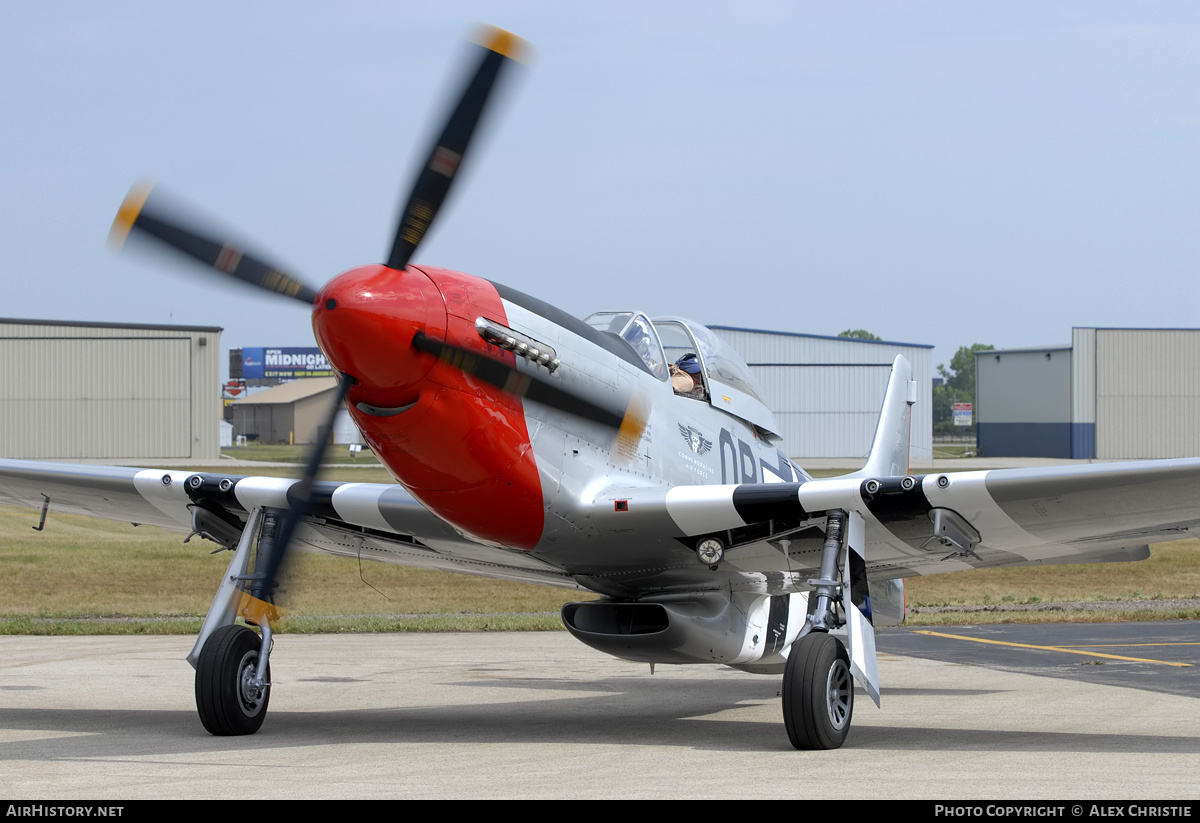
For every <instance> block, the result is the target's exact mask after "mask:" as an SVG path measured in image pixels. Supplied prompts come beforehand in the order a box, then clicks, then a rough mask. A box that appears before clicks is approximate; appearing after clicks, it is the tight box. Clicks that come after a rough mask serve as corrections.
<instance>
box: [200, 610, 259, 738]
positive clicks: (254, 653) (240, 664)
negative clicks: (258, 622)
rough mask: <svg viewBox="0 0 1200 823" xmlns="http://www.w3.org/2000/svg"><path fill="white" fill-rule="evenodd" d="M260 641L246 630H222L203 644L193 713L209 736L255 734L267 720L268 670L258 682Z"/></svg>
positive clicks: (237, 628)
mask: <svg viewBox="0 0 1200 823" xmlns="http://www.w3.org/2000/svg"><path fill="white" fill-rule="evenodd" d="M261 648H262V640H261V639H260V638H259V636H258V635H257V634H256V633H255V632H254V631H253V630H251V629H248V628H246V627H245V626H237V625H231V626H222V627H220V628H219V629H217V630H216V631H214V632H213V633H212V634H211V635H210V636H209V638H208V640H206V641H205V643H204V649H203V650H202V651H201V652H200V659H199V661H198V663H197V666H196V709H197V710H198V711H199V712H200V722H201V723H203V724H204V728H206V729H207V730H208V731H209V733H210V734H215V735H220V736H225V735H236V734H254V733H255V732H256V731H258V729H259V727H260V726H262V724H263V720H264V719H265V718H266V716H267V704H268V703H269V702H270V700H271V667H270V664H268V665H267V666H266V677H265V682H262V681H260V680H259V675H258V668H259V666H258V658H259V652H260V650H261Z"/></svg>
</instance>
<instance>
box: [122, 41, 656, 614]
mask: <svg viewBox="0 0 1200 823" xmlns="http://www.w3.org/2000/svg"><path fill="white" fill-rule="evenodd" d="M479 42H480V45H481V46H482V47H483V49H482V50H483V54H482V56H481V58H480V60H479V64H478V68H477V69H476V70H475V73H474V74H473V75H472V77H471V78H470V80H469V82H468V83H467V85H466V87H465V88H464V90H463V92H462V94H461V96H460V98H459V100H458V103H457V105H456V106H455V107H454V110H453V111H452V112H451V113H450V116H449V118H448V120H447V122H446V125H445V127H444V128H443V130H442V132H441V134H440V136H439V137H438V138H437V140H436V141H435V142H434V146H433V148H432V150H431V151H430V152H429V156H428V159H427V160H426V162H425V164H424V166H423V167H422V169H421V171H420V173H419V174H418V175H417V179H416V181H415V183H414V184H413V187H412V190H411V192H410V194H409V197H408V200H407V203H406V204H405V206H404V210H403V212H402V213H401V216H400V220H399V222H398V224H397V227H396V235H395V239H394V240H393V242H392V248H391V250H390V252H389V254H388V259H387V264H386V265H387V267H388V269H391V270H392V272H391V273H390V275H389V276H393V277H397V278H399V277H404V276H405V275H406V274H408V273H407V272H406V271H405V269H406V268H407V266H408V263H409V261H410V260H411V258H412V256H413V254H414V252H415V251H416V250H417V247H418V246H419V245H420V243H421V241H422V239H423V238H424V237H425V235H426V233H427V232H428V230H429V227H430V225H431V224H432V222H433V220H434V218H435V217H436V216H437V213H438V211H439V210H440V209H441V207H442V204H443V203H444V202H445V200H446V196H447V195H448V194H449V191H450V188H451V186H452V184H453V182H454V179H455V177H456V175H457V174H458V171H459V170H460V169H461V167H462V161H463V157H464V155H465V154H466V151H467V149H468V147H469V146H470V143H471V138H472V136H473V135H474V134H475V129H476V127H477V126H478V124H479V121H480V120H481V119H482V117H483V113H484V111H485V109H486V107H487V102H488V99H489V97H490V95H491V92H492V89H493V88H494V87H495V84H496V82H497V79H498V78H499V76H500V75H501V73H502V72H503V71H504V69H505V66H507V65H508V64H509V63H511V62H513V61H514V60H516V59H518V56H519V53H520V52H521V51H522V49H523V48H524V41H522V40H521V39H520V38H518V37H515V36H514V35H512V34H510V33H508V32H506V31H502V30H500V29H494V28H488V29H486V30H485V31H484V32H483V35H482V37H480V38H479ZM195 222H196V221H189V220H185V219H183V218H182V217H179V216H177V215H176V214H175V213H173V212H171V213H169V212H168V210H167V209H165V208H163V207H160V206H158V205H157V204H155V203H153V202H151V197H150V189H149V187H145V186H139V187H135V188H134V189H133V190H132V191H131V192H130V194H129V195H128V197H127V198H126V199H125V202H124V203H123V204H122V206H121V208H120V210H119V212H118V213H117V217H116V219H115V221H114V222H113V228H112V232H111V238H112V240H113V241H114V243H115V244H116V245H120V244H121V243H123V242H124V240H125V238H126V237H127V236H128V235H129V233H130V232H133V231H135V230H136V231H137V232H139V233H140V234H142V235H145V236H147V237H151V238H153V239H155V240H157V241H158V242H160V243H162V244H164V245H166V246H167V247H169V248H172V249H174V250H175V251H177V252H180V253H182V254H183V255H185V256H187V257H189V258H191V259H192V260H193V261H195V262H198V263H200V264H202V265H203V266H205V267H206V268H208V269H209V270H211V271H215V272H217V273H220V274H223V275H227V276H229V277H233V278H236V279H238V280H241V281H242V282H244V283H247V284H249V285H251V286H255V287H257V288H260V289H263V290H265V291H268V292H272V293H275V294H279V295H282V296H284V297H289V298H292V299H295V300H299V301H302V302H304V303H306V304H308V305H309V306H312V305H313V303H314V301H315V300H316V299H317V295H318V291H317V290H316V289H313V288H312V287H311V286H309V285H307V284H306V283H304V282H303V281H302V280H300V279H299V278H297V277H294V276H292V275H290V274H288V273H286V272H284V271H283V270H282V269H280V268H279V267H277V266H274V265H272V264H271V263H269V262H266V261H264V260H262V259H260V258H259V257H257V256H256V255H254V254H252V253H250V252H248V251H247V250H245V249H243V248H241V247H239V246H236V245H234V244H232V243H229V242H222V241H220V240H217V239H213V238H211V237H207V236H205V235H204V234H203V233H202V232H200V231H198V230H196V229H195V228H189V227H187V226H186V225H185V223H192V224H193V225H194V223H195ZM329 302H330V303H331V304H332V303H333V302H334V301H332V300H331V301H329ZM329 308H332V305H330V306H329ZM411 342H412V347H413V349H414V350H415V352H416V353H414V356H415V357H420V356H423V355H432V356H434V357H437V358H440V359H441V360H443V361H445V362H446V363H448V364H450V365H451V366H453V367H455V368H457V369H458V370H459V371H461V372H463V373H465V374H468V375H471V376H472V377H475V378H477V379H479V380H480V381H482V382H484V383H487V384H489V385H492V386H494V387H496V388H498V389H500V390H501V391H503V392H505V393H507V394H509V395H511V396H514V397H517V398H526V399H529V400H532V401H534V402H537V403H541V404H543V405H546V406H550V407H552V408H555V409H558V410H561V411H564V412H567V413H569V414H573V415H577V416H580V417H584V418H586V419H589V420H592V421H595V422H597V423H601V424H603V425H606V426H609V427H611V428H614V429H618V430H619V435H618V441H619V442H621V441H622V440H623V441H625V442H626V443H627V442H628V440H629V439H630V438H631V437H638V438H640V435H641V431H642V429H643V428H644V420H645V415H644V413H643V412H642V411H641V410H640V409H638V410H635V409H634V406H635V405H636V404H632V403H631V404H630V406H629V408H627V409H626V410H625V411H624V412H622V413H616V412H614V411H613V410H612V409H611V408H604V407H602V406H600V405H599V404H597V403H596V402H594V401H593V400H591V399H589V398H586V397H583V396H582V395H579V394H577V393H573V392H571V391H567V390H565V389H564V388H562V387H561V386H560V385H558V384H557V383H556V381H551V380H549V379H547V378H544V377H541V376H537V375H532V374H529V373H526V372H522V371H519V370H518V369H517V368H516V367H515V366H514V365H513V364H511V363H507V362H505V361H503V360H500V359H497V358H494V357H490V356H487V355H484V354H481V353H479V352H475V351H468V350H466V349H463V348H461V347H458V346H455V345H453V344H452V343H448V342H444V341H440V340H437V339H434V338H433V337H430V336H427V335H426V334H425V333H424V331H418V332H417V333H416V335H415V336H414V338H413V340H412V341H411ZM418 353H419V354H418ZM355 382H356V379H355V376H354V375H349V374H339V379H338V384H339V390H338V392H337V397H336V399H335V400H334V402H333V404H332V405H331V407H330V409H329V413H328V414H327V415H326V418H325V422H324V424H323V425H322V427H321V429H320V434H319V436H318V438H317V442H316V443H315V444H314V445H313V448H312V450H311V451H310V452H309V455H308V460H307V465H306V466H305V469H304V474H303V476H302V477H301V479H300V481H299V482H298V483H297V484H295V485H294V486H293V487H292V488H291V489H290V490H289V492H288V502H289V508H288V512H287V514H286V517H285V518H284V520H283V524H282V526H281V527H280V530H279V533H278V535H277V537H276V539H275V541H274V546H273V547H270V545H269V541H267V542H268V547H267V548H268V550H267V551H266V552H263V548H264V547H263V545H262V543H261V542H260V558H259V562H258V564H257V567H256V570H255V574H254V580H253V582H252V585H251V587H250V596H249V597H248V598H245V599H244V600H243V606H242V609H241V612H240V613H241V614H242V616H243V617H245V618H246V619H247V620H249V621H250V622H253V623H258V624H260V625H263V624H264V623H266V624H269V623H270V621H272V620H273V619H274V618H275V616H276V611H275V607H274V605H273V602H272V601H273V592H274V589H275V586H276V583H277V579H278V575H279V571H280V568H281V566H282V564H283V561H284V559H285V558H286V557H287V555H288V554H289V553H290V547H291V545H290V544H291V540H292V536H293V534H294V532H295V529H296V526H297V524H298V523H299V521H300V519H301V518H302V517H303V516H304V515H305V514H306V513H307V512H308V510H309V507H310V503H311V499H312V491H313V484H314V482H315V480H316V477H317V473H318V471H319V469H320V466H321V463H322V461H323V459H324V456H325V450H326V448H327V445H328V441H329V439H330V437H329V434H330V431H331V430H332V428H333V423H334V419H335V417H336V415H337V412H338V409H339V408H340V406H341V404H342V402H343V401H344V400H345V398H346V394H347V392H348V391H349V390H350V388H351V386H352V385H353V384H354V383H355ZM263 554H265V555H266V556H265V557H263V556H262V555H263Z"/></svg>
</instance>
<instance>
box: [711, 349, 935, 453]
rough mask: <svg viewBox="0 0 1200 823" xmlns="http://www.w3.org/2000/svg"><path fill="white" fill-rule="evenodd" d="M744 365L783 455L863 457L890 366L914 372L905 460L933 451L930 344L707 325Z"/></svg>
mask: <svg viewBox="0 0 1200 823" xmlns="http://www.w3.org/2000/svg"><path fill="white" fill-rule="evenodd" d="M709 328H710V329H712V330H713V331H714V332H716V333H717V334H718V335H720V336H721V337H722V338H724V340H725V341H726V342H727V343H729V344H730V345H731V346H732V347H733V348H734V350H736V351H737V353H738V354H740V355H741V356H742V359H743V360H745V361H746V363H747V365H749V366H750V371H751V373H752V374H753V376H754V379H755V380H756V381H757V383H758V385H759V388H760V389H761V391H762V393H763V401H764V402H765V403H766V404H767V406H768V408H770V409H771V411H772V412H773V413H774V415H775V419H776V420H777V421H778V422H779V425H780V428H781V429H782V430H783V431H782V432H781V434H782V435H783V438H784V450H785V451H786V452H787V454H788V456H789V457H792V458H795V459H797V460H799V461H803V459H804V458H806V457H863V458H865V457H866V455H867V453H868V452H869V451H870V449H871V440H872V438H873V437H874V436H875V425H876V423H877V422H878V420H879V409H880V405H881V404H882V403H883V394H884V391H886V389H887V383H888V378H889V376H890V375H891V369H892V362H893V361H894V360H895V358H896V355H897V354H903V355H904V356H905V357H906V358H907V359H908V360H909V362H910V363H912V366H913V379H914V380H915V381H916V383H917V387H918V388H917V403H916V406H914V408H913V417H912V444H911V455H912V459H913V460H916V461H919V460H928V459H930V457H931V456H932V451H933V382H932V377H933V346H927V345H921V344H916V343H896V342H891V341H872V340H856V339H851V338H845V337H826V336H822V335H816V334H799V333H794V332H780V331H767V330H763V329H743V328H737V327H734V326H709Z"/></svg>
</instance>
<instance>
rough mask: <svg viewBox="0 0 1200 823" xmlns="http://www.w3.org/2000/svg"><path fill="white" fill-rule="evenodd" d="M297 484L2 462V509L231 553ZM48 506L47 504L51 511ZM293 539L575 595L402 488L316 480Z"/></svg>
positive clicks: (560, 576) (545, 570)
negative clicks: (72, 518)
mask: <svg viewBox="0 0 1200 823" xmlns="http://www.w3.org/2000/svg"><path fill="white" fill-rule="evenodd" d="M296 482H297V481H296V480H292V479H286V478H278V477H240V476H236V475H217V474H210V473H200V472H185V471H177V470H164V469H137V468H126V467H116V466H85V465H74V464H66V463H43V462H38V461H30V460H5V459H0V504H8V505H14V506H24V507H28V508H33V509H40V508H41V507H42V506H43V504H44V503H45V504H46V505H48V508H49V510H50V511H52V512H58V513H63V514H74V515H83V516H87V517H98V518H102V519H106V520H119V521H126V522H131V523H138V524H145V525H153V526H159V527H161V528H164V529H168V530H170V531H175V532H182V533H185V534H186V533H191V532H197V533H200V534H202V535H203V536H205V537H210V538H211V539H214V540H216V542H219V543H223V544H224V545H226V546H227V547H231V546H232V545H233V544H236V542H237V536H238V535H239V534H240V532H241V529H242V526H243V525H244V523H245V521H246V517H247V515H248V513H249V512H250V511H251V510H253V509H254V508H255V507H259V506H270V507H277V508H284V507H286V506H288V504H289V503H288V495H289V492H290V490H291V488H292V486H294V485H295V484H296ZM47 501H48V503H47ZM310 512H311V513H310V515H309V516H308V517H306V518H305V519H304V520H303V521H302V525H301V527H300V529H299V530H298V532H297V537H298V539H299V540H301V541H302V543H303V544H305V546H306V547H307V548H308V549H310V550H315V551H319V552H323V553H326V554H335V555H345V556H352V557H361V558H363V559H368V560H378V561H383V562H390V563H397V564H400V565H406V566H417V567H421V568H432V569H439V570H444V571H456V572H465V573H468V574H477V575H483V576H487V577H497V578H502V579H509V580H519V581H523V582H536V583H543V584H550V585H557V586H568V587H575V586H576V584H575V582H574V581H573V580H572V579H571V578H570V577H569V576H567V575H565V574H564V573H562V572H561V571H560V570H558V569H555V568H553V567H551V566H549V565H547V564H544V563H541V562H540V561H538V560H536V559H535V558H531V557H529V556H528V555H527V553H525V552H509V551H505V550H502V549H498V548H494V547H491V546H484V545H480V544H479V543H476V542H475V541H472V540H470V539H469V538H467V537H464V536H463V535H461V534H459V533H458V532H456V531H455V530H454V529H453V528H452V527H450V526H449V525H448V524H447V523H446V522H445V521H443V520H442V519H441V518H439V517H437V516H436V515H435V514H433V513H432V512H430V511H429V510H428V509H426V508H425V507H424V506H422V505H421V504H420V502H418V501H417V500H416V499H415V498H414V497H413V496H412V495H411V494H409V493H408V492H407V491H406V490H405V489H404V488H403V487H402V486H398V485H391V484H381V483H330V482H319V483H317V484H316V487H315V490H314V499H313V506H312V508H311V510H310Z"/></svg>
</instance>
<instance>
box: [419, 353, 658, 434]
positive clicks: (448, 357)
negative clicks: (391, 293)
mask: <svg viewBox="0 0 1200 823" xmlns="http://www.w3.org/2000/svg"><path fill="white" fill-rule="evenodd" d="M413 347H414V348H415V349H417V350H419V351H423V352H425V353H426V354H432V355H433V356H434V357H437V358H439V359H441V360H443V361H445V362H446V363H449V364H450V365H451V366H453V367H454V368H456V369H458V370H459V371H461V372H463V373H464V374H469V375H470V376H472V377H475V378H478V379H479V380H482V381H483V382H484V383H487V384H489V385H491V386H495V387H496V388H498V389H500V391H502V392H504V393H505V394H510V395H512V396H513V397H517V398H520V399H523V400H532V401H533V402H535V403H541V404H542V405H543V406H549V407H550V408H552V409H557V410H558V411H562V412H566V413H567V414H571V415H575V416H577V417H582V418H584V419H586V420H591V421H593V422H595V423H599V424H600V425H602V426H607V427H608V428H611V429H618V430H619V431H620V433H621V435H622V436H623V437H634V438H636V439H640V438H641V435H642V431H643V430H644V429H645V426H646V414H645V410H644V409H643V408H642V404H639V403H635V402H632V401H630V402H627V403H626V404H625V408H624V409H623V410H621V411H616V410H615V409H614V408H612V407H606V406H603V405H601V404H599V403H597V402H596V401H594V400H591V399H589V398H587V397H584V396H582V395H580V394H576V393H574V392H570V391H567V390H566V389H564V388H562V387H561V386H558V385H556V384H554V383H552V382H551V381H549V380H546V379H545V378H544V377H541V376H539V375H535V374H527V373H525V372H522V371H520V370H518V369H517V368H516V367H515V366H511V365H509V364H508V363H505V362H503V361H501V360H495V359H493V358H491V357H488V356H487V355H483V354H480V353H479V352H473V351H470V350H468V349H464V348H460V347H458V346H455V345H453V344H451V343H444V342H442V341H439V340H433V339H432V338H430V337H427V336H426V335H425V334H424V333H423V332H417V334H416V336H415V337H413Z"/></svg>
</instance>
